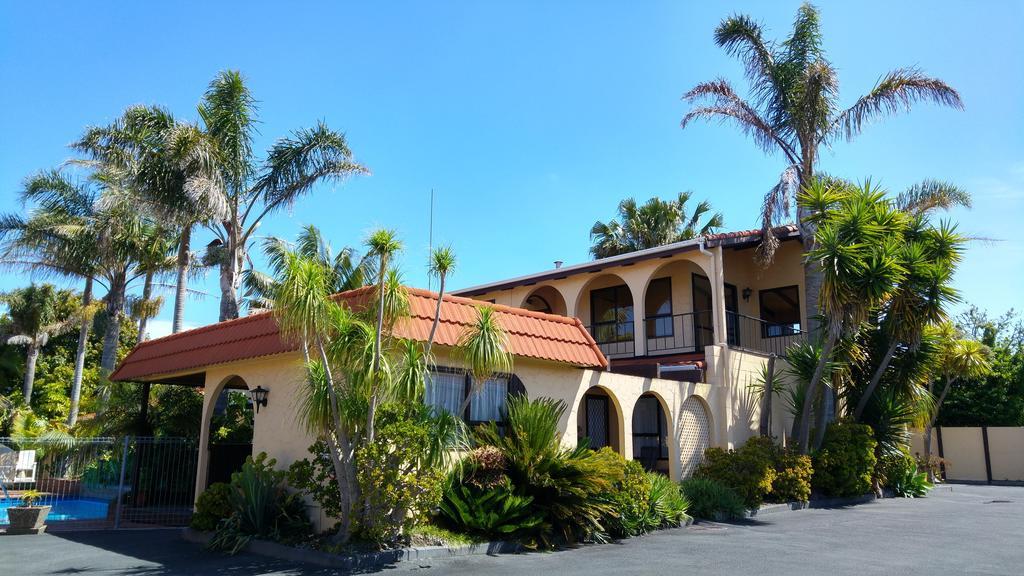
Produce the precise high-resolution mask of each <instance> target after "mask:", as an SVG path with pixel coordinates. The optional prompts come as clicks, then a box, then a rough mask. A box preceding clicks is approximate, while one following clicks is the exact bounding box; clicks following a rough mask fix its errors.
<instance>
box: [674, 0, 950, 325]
mask: <svg viewBox="0 0 1024 576" xmlns="http://www.w3.org/2000/svg"><path fill="white" fill-rule="evenodd" d="M715 43H716V44H718V45H719V46H720V47H722V48H724V49H725V51H726V52H728V53H729V54H730V55H732V56H736V57H738V58H739V59H740V60H741V61H742V62H743V64H744V66H745V68H746V76H747V80H748V81H749V83H750V89H751V95H752V98H751V100H744V99H743V98H741V97H740V96H739V95H738V94H737V93H736V91H735V90H734V89H733V87H732V86H731V85H730V84H729V82H728V81H726V80H724V79H718V80H714V81H711V82H705V83H702V84H698V85H697V86H695V87H694V88H693V89H691V90H690V91H689V92H687V93H686V94H684V95H683V99H684V100H686V101H687V102H688V103H691V104H693V105H694V108H692V109H691V110H690V111H689V112H688V113H687V114H686V116H685V117H684V118H683V120H682V127H683V128H685V127H687V126H688V125H690V123H691V122H693V121H694V120H697V119H708V120H721V121H723V122H724V121H732V122H734V123H735V124H736V125H737V126H738V127H739V128H740V130H742V131H743V132H744V134H747V135H749V136H751V137H752V138H753V139H754V142H755V143H756V144H757V145H758V146H759V147H760V148H761V149H762V150H764V151H765V152H766V153H769V154H774V153H780V154H781V155H782V156H783V158H784V159H785V162H786V168H785V169H784V170H783V172H782V177H781V178H780V179H779V182H778V183H777V184H776V185H775V186H773V187H772V188H771V189H770V190H769V191H768V193H767V194H766V195H765V198H764V203H763V206H762V210H761V216H762V229H763V233H764V237H763V240H762V244H761V246H760V248H759V250H758V254H759V258H760V259H761V260H762V261H763V262H768V261H770V260H771V258H772V257H773V255H774V253H775V249H776V248H777V247H778V244H779V241H778V239H777V238H775V236H774V234H773V233H772V230H773V227H774V226H775V223H776V222H777V221H780V220H782V219H784V218H786V217H787V216H788V214H789V207H790V204H791V203H792V200H793V198H794V196H795V195H796V193H797V192H798V191H799V190H800V189H801V188H802V187H805V186H808V185H809V184H810V183H811V182H812V181H813V180H814V177H815V174H816V171H817V162H818V151H819V149H820V148H821V147H822V146H825V147H827V146H829V145H831V144H832V143H833V142H835V141H837V140H840V139H845V140H848V141H849V140H852V139H853V138H854V137H856V136H857V135H859V134H860V132H861V131H862V129H863V128H864V126H865V125H866V124H867V123H869V122H870V121H872V120H874V119H875V118H879V117H884V116H890V115H893V114H896V113H898V112H905V111H909V110H910V108H911V107H912V106H913V104H915V103H917V102H919V101H922V100H924V101H932V102H935V103H938V104H941V105H945V106H949V107H952V108H956V109H962V108H963V102H962V101H961V100H960V95H959V94H958V93H957V91H956V90H954V89H953V88H951V87H950V86H949V85H947V84H946V83H945V82H943V81H941V80H938V79H935V78H930V77H928V76H926V75H924V74H923V73H922V72H921V71H920V70H917V69H916V68H901V69H897V70H894V71H891V72H889V73H887V74H885V75H884V76H883V77H882V78H881V80H879V82H878V83H877V84H876V85H875V86H874V88H872V89H871V91H870V92H868V93H867V94H865V95H864V96H861V97H860V98H859V99H858V100H857V101H856V102H855V103H854V104H853V105H852V106H850V107H849V108H846V109H845V110H843V109H841V108H840V106H839V80H838V78H837V75H836V70H835V69H834V68H833V67H832V64H831V62H829V61H828V59H827V58H826V55H825V51H824V49H823V48H822V34H821V28H820V22H819V14H818V9H817V8H815V7H814V6H812V5H811V4H804V5H803V6H801V7H800V9H799V10H798V12H797V16H796V20H795V22H794V23H793V33H792V34H791V35H790V37H789V38H787V39H786V40H784V41H783V42H779V43H776V42H772V41H769V40H765V38H764V36H763V32H762V29H761V25H760V24H758V23H757V22H756V21H754V20H753V19H752V18H750V17H749V16H743V15H736V16H731V17H729V18H726V19H725V20H723V21H722V22H721V24H719V26H718V28H717V29H716V30H715ZM811 216H812V214H811V213H809V212H808V211H807V209H806V208H803V207H800V206H798V207H797V222H798V225H799V226H800V230H801V234H802V237H803V242H804V247H805V250H807V251H810V250H811V249H812V248H813V243H814V238H815V234H814V228H813V219H812V218H811ZM804 276H805V288H806V290H805V291H806V295H807V298H806V302H805V306H806V310H807V317H808V318H813V317H814V316H815V314H816V313H817V310H818V294H819V291H820V289H821V284H822V281H823V271H822V270H820V269H818V268H817V264H816V263H815V262H813V261H811V260H808V261H807V262H806V263H805V265H804Z"/></svg>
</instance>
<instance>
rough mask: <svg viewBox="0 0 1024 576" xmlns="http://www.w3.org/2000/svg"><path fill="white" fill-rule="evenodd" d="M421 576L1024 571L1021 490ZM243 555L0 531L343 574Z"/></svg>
mask: <svg viewBox="0 0 1024 576" xmlns="http://www.w3.org/2000/svg"><path fill="white" fill-rule="evenodd" d="M406 571H415V572H418V573H421V574H439V575H440V574H467V575H468V574H474V575H489V574H532V575H540V574H557V575H558V576H575V575H581V576H582V575H585V576H596V575H599V574H652V575H653V574H658V575H662V574H743V573H746V574H754V575H756V576H773V575H779V576H800V575H805V574H806V575H821V574H835V575H843V574H850V575H856V576H865V575H869V574H900V575H904V574H905V575H916V574H920V575H929V576H933V575H935V574H1014V575H1019V574H1022V573H1024V487H1020V488H1018V487H995V486H963V485H953V486H943V487H940V488H939V489H937V490H936V491H934V492H933V493H932V495H931V496H929V497H928V498H925V499H919V500H895V499H892V500H882V501H877V502H872V503H869V504H864V505H860V506H854V507H850V508H845V509H831V510H804V511H800V512H783V513H777V514H770V515H765V516H763V517H762V518H761V519H759V520H757V521H753V522H748V523H744V524H698V525H695V526H691V527H689V528H685V529H678V530H666V531H661V532H658V533H655V534H651V535H648V536H644V537H642V538H634V539H631V540H627V541H624V542H622V543H619V544H610V545H605V546H585V547H582V548H578V549H575V550H567V551H562V552H556V553H537V554H524V555H511V556H473V557H463V558H449V559H441V560H431V561H429V562H427V561H424V562H421V563H419V564H416V563H404V564H399V565H397V566H394V567H388V568H384V569H382V570H381V572H406ZM335 573H336V572H334V571H331V570H327V569H321V568H316V567H309V566H302V565H294V564H288V563H285V562H280V561H274V560H268V559H265V558H261V557H257V556H253V555H248V554H242V555H239V556H236V557H227V556H222V555H219V554H214V553H211V552H206V551H204V550H201V549H200V548H198V547H197V546H195V545H191V544H188V543H186V542H184V541H182V540H180V539H179V538H178V534H177V532H176V531H170V530H154V531H122V532H112V531H111V532H88V533H85V532H83V533H76V534H49V535H44V536H3V537H0V574H3V575H4V576H6V575H11V576H29V575H32V576H36V575H44V574H46V575H54V574H97V575H103V576H107V575H115V576H127V575H137V576H150V575H152V576H163V575H168V576H169V575H179V574H181V575H184V574H190V575H191V574H195V575H202V574H227V575H232V574H237V575H239V576H241V575H249V574H282V575H284V574H303V575H305V574H335Z"/></svg>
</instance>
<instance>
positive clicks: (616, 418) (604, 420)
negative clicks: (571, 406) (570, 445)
mask: <svg viewBox="0 0 1024 576" xmlns="http://www.w3.org/2000/svg"><path fill="white" fill-rule="evenodd" d="M625 432H626V426H625V421H624V420H623V410H622V403H621V402H620V401H619V399H618V397H616V396H615V394H614V393H613V392H612V391H611V390H609V389H608V388H605V387H604V386H591V387H590V388H588V389H587V391H586V392H584V393H583V395H582V397H581V398H580V402H579V406H578V409H577V411H576V437H577V438H580V439H582V438H589V439H590V447H591V448H594V449H595V450H596V449H599V448H603V447H604V446H608V447H609V448H611V449H612V450H614V451H615V452H617V453H618V454H622V455H623V456H625V455H626V451H625V448H626V446H625V440H626V434H625Z"/></svg>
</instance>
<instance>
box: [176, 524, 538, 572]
mask: <svg viewBox="0 0 1024 576" xmlns="http://www.w3.org/2000/svg"><path fill="white" fill-rule="evenodd" d="M181 536H182V538H183V539H185V540H186V541H188V542H193V543H196V544H202V545H204V546H205V545H206V544H208V543H209V542H210V539H211V538H213V533H212V532H200V531H198V530H193V529H191V528H185V529H184V530H183V531H182V533H181ZM242 550H244V551H245V552H249V553H251V554H256V555H258V556H266V557H268V558H276V559H278V560H287V561H289V562H305V563H307V564H314V565H317V566H325V567H328V568H339V569H343V570H357V569H363V568H373V567H379V566H386V565H388V564H397V563H398V562H409V561H413V560H423V559H427V558H450V557H453V556H475V555H481V554H488V555H492V554H516V553H519V552H522V551H523V547H522V546H521V545H520V544H518V543H515V542H479V543H474V544H465V545H458V546H418V547H409V548H396V549H394V550H381V551H379V552H365V553H360V554H344V555H343V554H332V553H330V552H323V551H320V550H313V549H312V548H296V547H294V546H287V545H284V544H279V543H277V542H271V541H269V540H255V539H254V540H252V541H251V542H249V544H248V545H247V546H245V547H244V548H243V549H242Z"/></svg>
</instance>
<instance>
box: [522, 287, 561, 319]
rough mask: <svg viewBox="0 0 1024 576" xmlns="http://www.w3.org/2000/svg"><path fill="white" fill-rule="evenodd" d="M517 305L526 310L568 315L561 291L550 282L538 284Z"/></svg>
mask: <svg viewBox="0 0 1024 576" xmlns="http://www.w3.org/2000/svg"><path fill="white" fill-rule="evenodd" d="M519 307H520V308H524V309H526V310H533V311H535V312H545V313H548V314H557V315H559V316H566V315H568V307H567V306H566V304H565V297H564V296H562V293H561V292H560V291H559V290H558V289H557V288H555V287H554V286H551V285H550V284H545V285H543V286H538V287H537V288H535V289H533V290H532V291H531V292H530V293H529V294H527V295H526V297H525V298H523V301H522V302H521V303H520V304H519Z"/></svg>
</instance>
